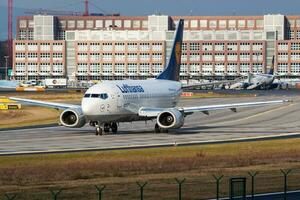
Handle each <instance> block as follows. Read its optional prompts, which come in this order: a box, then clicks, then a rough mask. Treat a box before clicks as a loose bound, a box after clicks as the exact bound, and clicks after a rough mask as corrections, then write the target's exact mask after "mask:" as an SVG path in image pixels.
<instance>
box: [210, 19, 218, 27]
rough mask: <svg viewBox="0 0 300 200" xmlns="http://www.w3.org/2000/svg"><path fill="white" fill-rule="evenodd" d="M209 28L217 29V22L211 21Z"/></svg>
mask: <svg viewBox="0 0 300 200" xmlns="http://www.w3.org/2000/svg"><path fill="white" fill-rule="evenodd" d="M209 28H217V21H216V20H210V21H209Z"/></svg>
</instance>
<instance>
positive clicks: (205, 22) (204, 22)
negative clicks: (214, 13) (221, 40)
mask: <svg viewBox="0 0 300 200" xmlns="http://www.w3.org/2000/svg"><path fill="white" fill-rule="evenodd" d="M200 27H201V28H207V20H200Z"/></svg>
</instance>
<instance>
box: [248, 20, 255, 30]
mask: <svg viewBox="0 0 300 200" xmlns="http://www.w3.org/2000/svg"><path fill="white" fill-rule="evenodd" d="M247 26H248V28H253V27H254V20H247Z"/></svg>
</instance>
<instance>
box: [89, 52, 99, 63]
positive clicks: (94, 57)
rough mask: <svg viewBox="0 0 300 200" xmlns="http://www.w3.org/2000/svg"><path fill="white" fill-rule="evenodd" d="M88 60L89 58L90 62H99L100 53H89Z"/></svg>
mask: <svg viewBox="0 0 300 200" xmlns="http://www.w3.org/2000/svg"><path fill="white" fill-rule="evenodd" d="M90 58H91V61H92V62H100V60H101V55H100V53H91V54H90Z"/></svg>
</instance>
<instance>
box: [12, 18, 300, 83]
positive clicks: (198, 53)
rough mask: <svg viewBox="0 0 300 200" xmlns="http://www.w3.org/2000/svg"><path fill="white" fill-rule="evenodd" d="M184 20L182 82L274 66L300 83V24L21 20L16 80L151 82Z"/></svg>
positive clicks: (230, 20)
mask: <svg viewBox="0 0 300 200" xmlns="http://www.w3.org/2000/svg"><path fill="white" fill-rule="evenodd" d="M180 18H183V19H185V31H184V41H183V52H182V66H181V78H182V79H202V78H205V79H224V78H225V79H234V78H236V77H239V76H241V75H247V74H248V73H249V72H258V73H266V72H268V70H269V69H270V67H271V66H272V60H273V56H275V62H274V70H275V72H276V73H278V74H280V75H281V76H286V77H287V78H291V79H292V78H299V76H300V16H284V15H280V14H276V15H264V16H157V15H152V16H141V17H129V16H49V15H36V16H24V17H18V20H17V38H16V39H15V40H14V58H13V75H14V78H15V79H17V80H26V79H37V80H43V79H45V78H68V80H71V81H89V80H115V79H125V78H132V79H145V78H152V77H155V76H156V75H157V74H159V73H160V72H161V71H162V70H163V68H164V66H165V64H166V63H167V62H168V55H169V52H170V50H171V47H172V40H173V35H174V30H175V26H176V23H177V21H178V20H179V19H180Z"/></svg>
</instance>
